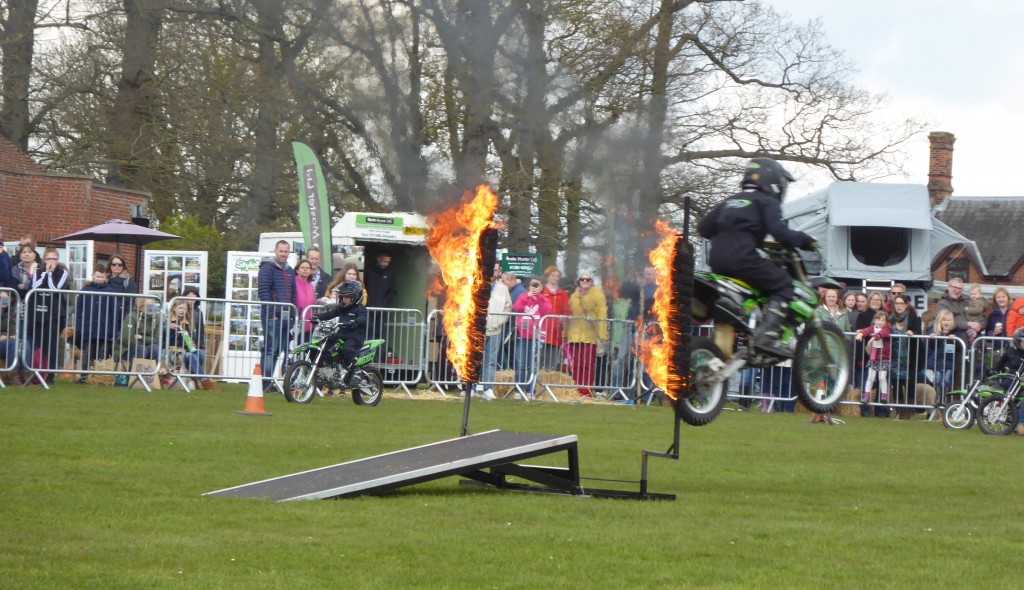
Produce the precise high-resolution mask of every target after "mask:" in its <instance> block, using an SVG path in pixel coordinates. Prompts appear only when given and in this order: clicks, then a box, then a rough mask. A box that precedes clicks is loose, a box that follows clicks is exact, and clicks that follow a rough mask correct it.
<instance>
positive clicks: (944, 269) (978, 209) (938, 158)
mask: <svg viewBox="0 0 1024 590" xmlns="http://www.w3.org/2000/svg"><path fill="white" fill-rule="evenodd" d="M928 140H929V143H930V147H931V149H930V158H929V163H928V195H929V198H930V200H931V204H932V211H933V214H934V216H935V218H936V219H938V220H939V221H941V222H943V223H945V224H946V225H948V226H950V227H951V228H953V229H955V230H956V231H958V232H960V233H961V234H962V235H963V236H965V237H966V238H968V239H970V240H973V241H974V242H975V243H976V244H977V245H978V251H979V252H980V253H981V257H982V259H983V262H984V267H985V268H986V270H987V271H988V274H985V273H983V272H982V270H981V265H979V264H978V261H976V260H974V259H973V257H972V256H971V255H970V254H969V253H968V252H967V251H966V250H964V249H962V248H949V249H947V250H946V251H944V252H942V253H941V254H940V255H939V256H936V258H935V259H934V260H933V262H932V277H933V279H934V281H935V282H936V284H938V285H944V284H945V283H946V282H947V281H948V280H949V279H951V278H953V277H954V276H956V277H960V278H961V279H963V281H964V282H965V283H968V284H970V283H980V284H982V285H984V286H986V287H988V288H986V289H985V291H986V292H989V293H990V292H991V289H992V288H994V287H992V286H994V285H1003V286H1006V287H1007V288H1009V289H1010V291H1011V293H1014V292H1021V291H1024V231H1021V230H1022V229H1024V197H983V196H953V143H954V142H955V141H956V138H955V137H954V136H953V134H952V133H947V132H944V131H936V132H933V133H930V134H929V135H928ZM1013 287H1016V289H1014V288H1013Z"/></svg>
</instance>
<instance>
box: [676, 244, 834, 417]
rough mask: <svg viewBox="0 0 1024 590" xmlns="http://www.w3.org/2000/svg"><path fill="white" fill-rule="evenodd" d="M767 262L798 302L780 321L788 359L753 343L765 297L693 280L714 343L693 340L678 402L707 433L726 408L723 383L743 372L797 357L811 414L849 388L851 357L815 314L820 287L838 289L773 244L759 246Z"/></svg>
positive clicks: (726, 283) (728, 283) (723, 280)
mask: <svg viewBox="0 0 1024 590" xmlns="http://www.w3.org/2000/svg"><path fill="white" fill-rule="evenodd" d="M762 251H763V252H764V254H765V255H766V257H767V258H768V259H769V260H771V261H773V262H775V263H776V264H778V265H779V266H780V267H781V268H783V269H785V270H786V271H787V272H788V273H789V274H790V276H792V277H793V287H794V292H795V295H794V298H793V300H792V301H791V302H790V304H789V308H788V309H787V315H786V318H785V320H784V321H783V325H782V330H781V332H780V340H781V341H782V342H783V343H785V344H787V345H788V346H789V347H790V350H791V352H792V354H791V355H788V356H781V355H779V354H775V353H772V352H770V351H765V350H760V349H757V348H755V347H754V346H753V345H752V344H751V343H752V342H753V340H754V337H753V335H754V334H755V331H756V329H757V326H758V324H759V323H760V321H761V319H762V317H763V314H764V309H765V306H766V305H767V303H768V298H767V297H765V296H764V295H763V294H762V293H760V292H759V291H758V290H757V289H755V288H753V287H751V286H750V285H748V284H746V283H745V282H743V281H740V280H738V279H734V278H731V277H726V276H722V275H718V274H715V273H710V272H697V273H695V275H694V294H693V308H692V309H693V317H694V319H697V320H706V319H711V320H713V321H714V323H715V331H714V340H712V339H710V338H703V337H694V338H693V339H692V340H691V341H690V365H691V366H690V369H691V373H692V375H693V379H692V382H691V395H690V396H689V397H688V398H687V399H684V400H681V414H682V419H683V421H684V422H686V423H687V424H690V425H693V426H702V425H704V424H708V423H709V422H711V421H712V420H714V419H715V417H716V416H718V414H719V412H721V410H722V406H723V405H724V403H725V397H726V393H725V389H726V381H727V380H728V379H729V378H730V377H731V376H733V375H735V374H736V373H737V372H739V370H740V369H743V368H744V367H770V366H773V365H776V364H778V363H780V362H783V361H787V360H789V359H790V358H792V361H793V379H792V384H793V387H794V388H795V390H796V393H797V396H798V397H799V399H800V401H801V402H802V403H803V404H804V406H806V407H807V409H809V410H811V411H812V412H817V413H827V412H831V411H833V410H835V408H836V407H837V406H838V405H839V402H841V401H842V400H843V396H844V395H845V393H846V389H847V386H848V385H849V384H850V374H851V366H852V365H851V356H850V346H849V344H848V343H847V341H846V336H845V335H844V334H843V332H842V331H840V330H839V328H838V327H836V326H835V325H833V324H830V323H824V322H822V321H821V320H820V319H818V318H817V317H816V316H815V315H814V309H815V307H817V305H818V288H819V287H829V288H834V289H841V288H842V285H841V284H840V283H838V282H836V281H835V280H833V279H830V278H826V277H808V276H807V273H806V270H805V268H804V264H803V260H802V259H801V258H800V256H799V255H798V254H797V253H796V252H795V251H794V250H792V249H790V248H786V247H784V246H782V245H781V244H778V243H775V242H766V243H765V244H764V246H763V247H762Z"/></svg>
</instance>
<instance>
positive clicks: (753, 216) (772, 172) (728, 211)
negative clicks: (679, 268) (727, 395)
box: [697, 158, 814, 356]
mask: <svg viewBox="0 0 1024 590" xmlns="http://www.w3.org/2000/svg"><path fill="white" fill-rule="evenodd" d="M793 180H794V179H793V176H792V175H790V173H789V172H787V171H786V169H785V168H783V167H782V165H781V164H779V163H778V162H776V161H775V160H772V159H770V158H754V159H753V160H751V161H750V162H749V163H747V168H746V171H745V172H744V173H743V182H742V184H741V186H742V188H743V190H742V192H740V193H737V194H735V195H732V196H731V197H729V198H728V199H726V200H724V201H722V202H721V203H719V204H718V205H717V206H715V208H713V209H712V210H711V211H710V212H709V213H708V214H707V215H705V216H704V217H703V218H702V219H701V220H700V223H698V224H697V231H699V232H700V234H701V235H702V236H704V237H705V238H707V239H709V240H711V253H710V256H709V260H708V262H709V263H710V264H711V270H712V271H713V272H715V273H718V274H723V275H727V276H730V277H734V278H737V279H740V280H742V281H745V282H746V283H748V284H749V285H750V286H752V287H754V288H756V289H758V290H759V291H761V292H762V293H763V294H764V295H766V296H768V297H769V301H768V307H767V308H766V309H765V317H764V319H763V320H762V321H761V323H760V325H759V326H758V329H757V332H756V333H755V334H754V346H755V347H757V348H761V349H767V350H770V351H771V352H773V353H775V354H779V355H782V356H789V354H790V352H789V349H788V348H786V347H784V346H783V345H782V344H781V343H780V342H779V329H780V328H781V326H782V320H783V319H784V318H785V317H786V308H787V307H788V306H789V302H790V300H791V299H792V298H793V277H791V276H789V274H788V273H787V272H786V271H785V270H783V269H781V268H779V267H778V266H777V265H776V264H775V263H773V262H772V261H770V260H768V259H766V258H764V257H763V256H761V254H759V253H758V251H757V249H758V248H759V247H760V246H761V242H763V241H764V238H765V235H766V234H771V235H772V237H773V238H774V239H775V240H776V241H777V242H780V243H781V244H783V245H784V246H787V247H790V248H803V249H808V248H811V247H812V245H813V244H814V238H813V237H812V236H810V235H808V234H805V233H804V232H801V231H795V230H792V229H789V226H787V225H786V222H785V221H783V220H782V207H781V205H780V204H781V203H782V198H783V197H784V196H785V194H786V187H787V186H788V185H789V183H790V182H792V181H793Z"/></svg>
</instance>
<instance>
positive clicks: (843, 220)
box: [782, 182, 984, 282]
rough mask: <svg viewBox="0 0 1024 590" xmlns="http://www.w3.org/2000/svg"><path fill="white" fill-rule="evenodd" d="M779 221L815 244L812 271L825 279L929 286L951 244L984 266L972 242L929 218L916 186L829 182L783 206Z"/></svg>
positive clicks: (922, 188)
mask: <svg viewBox="0 0 1024 590" xmlns="http://www.w3.org/2000/svg"><path fill="white" fill-rule="evenodd" d="M782 217H783V219H785V220H786V221H787V222H788V223H789V226H790V227H791V228H793V229H798V230H801V231H804V232H807V233H809V234H811V235H813V236H815V237H816V238H817V239H818V242H819V243H820V244H821V245H822V247H823V249H824V252H825V254H824V259H823V260H821V261H820V269H815V271H816V272H820V274H823V275H826V276H831V277H840V278H844V279H884V280H894V281H922V282H928V281H931V278H932V276H931V269H932V261H933V260H934V258H935V257H936V256H937V255H938V254H940V253H941V252H942V251H943V250H944V249H946V248H947V247H949V246H951V245H954V244H961V245H962V246H963V247H965V248H967V249H968V251H969V252H970V253H971V254H972V255H973V256H974V258H975V261H976V262H977V263H978V264H979V266H980V267H982V268H983V267H984V263H983V262H982V260H981V255H980V254H979V252H978V249H977V246H976V245H975V243H974V242H972V241H971V240H968V239H967V238H965V237H964V236H962V235H960V234H959V233H957V232H956V231H954V230H952V229H951V228H950V227H949V226H947V225H945V224H943V223H942V222H940V221H938V220H937V219H935V218H934V217H932V211H931V204H930V202H929V199H928V190H927V188H925V186H924V185H920V184H884V183H868V182H833V183H832V184H830V185H829V186H828V187H826V188H824V189H821V190H819V191H815V192H812V193H810V194H808V195H806V196H803V197H799V198H796V199H792V200H789V201H787V202H785V203H783V205H782ZM809 266H812V264H810V263H809ZM809 270H810V269H809Z"/></svg>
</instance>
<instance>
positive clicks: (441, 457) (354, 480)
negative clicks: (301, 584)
mask: <svg viewBox="0 0 1024 590" xmlns="http://www.w3.org/2000/svg"><path fill="white" fill-rule="evenodd" d="M575 446H576V435H574V434H570V435H556V434H534V433H528V432H506V431H502V430H491V431H489V432H482V433H480V434H475V435H472V436H465V437H460V438H453V439H451V440H445V441H441V442H436V443H431V444H428V445H423V446H421V447H414V448H411V449H404V450H401V451H395V452H393V453H387V454H385V455H377V456H375V457H367V458H365V459H359V460H356V461H350V462H348V463H339V464H338V465H331V466H328V467H321V468H319V469H313V470H310V471H303V472H301V473H295V474H292V475H284V476H281V477H275V478H273V479H267V480H264V481H258V482H254V483H250V484H245V485H241V486H236V487H232V488H227V489H223V490H218V491H215V492H209V493H207V494H206V495H208V496H227V497H232V498H261V499H265V500H274V501H278V502H280V501H285V500H314V499H322V498H333V497H338V496H352V495H358V494H367V493H376V492H382V491H385V490H389V489H394V488H397V487H402V486H407V485H412V484H415V483H421V482H424V481H429V480H433V479H439V478H442V477H448V476H450V475H457V474H460V473H466V472H469V471H473V470H477V469H483V468H486V467H492V466H495V465H503V464H506V463H510V462H513V461H516V460H519V459H527V458H530V457H535V456H538V455H546V454H549V453H553V452H557V451H560V450H566V449H569V448H573V447H575Z"/></svg>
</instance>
